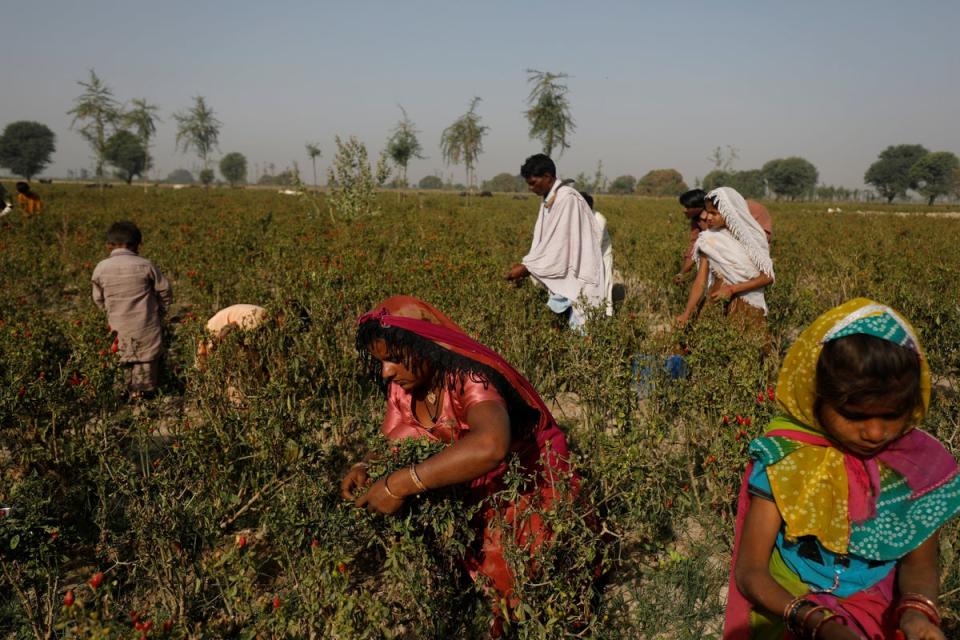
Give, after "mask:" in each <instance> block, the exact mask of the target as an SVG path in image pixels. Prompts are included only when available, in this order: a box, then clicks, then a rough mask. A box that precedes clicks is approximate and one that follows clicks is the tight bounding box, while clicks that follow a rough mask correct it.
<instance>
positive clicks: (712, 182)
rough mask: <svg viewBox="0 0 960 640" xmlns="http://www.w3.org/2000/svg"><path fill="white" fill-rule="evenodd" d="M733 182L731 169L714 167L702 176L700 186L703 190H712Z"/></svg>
mask: <svg viewBox="0 0 960 640" xmlns="http://www.w3.org/2000/svg"><path fill="white" fill-rule="evenodd" d="M732 182H733V171H724V170H723V169H714V170H713V171H711V172H710V173H708V174H707V175H705V176H703V180H702V181H701V182H700V188H702V189H703V190H704V191H713V190H714V189H716V188H717V187H729V186H731V183H732Z"/></svg>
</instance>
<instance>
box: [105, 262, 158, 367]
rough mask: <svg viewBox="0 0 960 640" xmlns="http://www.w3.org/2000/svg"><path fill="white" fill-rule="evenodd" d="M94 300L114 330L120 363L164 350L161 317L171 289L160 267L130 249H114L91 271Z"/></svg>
mask: <svg viewBox="0 0 960 640" xmlns="http://www.w3.org/2000/svg"><path fill="white" fill-rule="evenodd" d="M91 281H92V282H93V301H94V302H95V303H96V305H97V306H98V307H100V308H101V309H103V310H104V311H106V312H107V321H108V322H109V323H110V326H111V327H112V328H113V330H114V331H116V332H117V341H118V347H119V354H120V360H121V362H150V361H152V360H156V359H157V358H158V357H160V355H161V353H162V352H163V330H162V327H161V323H160V319H161V317H162V316H163V314H164V313H165V312H166V310H167V309H168V308H169V307H170V305H171V304H172V303H173V290H172V289H171V288H170V283H169V282H168V281H167V279H166V278H164V277H163V274H162V273H160V270H159V269H158V268H157V267H156V265H154V264H153V263H152V262H150V261H149V260H147V259H146V258H141V257H140V256H138V255H137V254H136V253H134V252H133V251H130V250H129V249H114V250H113V251H111V252H110V257H109V258H107V259H106V260H101V261H100V263H99V264H97V266H96V268H95V269H94V270H93V276H92V277H91Z"/></svg>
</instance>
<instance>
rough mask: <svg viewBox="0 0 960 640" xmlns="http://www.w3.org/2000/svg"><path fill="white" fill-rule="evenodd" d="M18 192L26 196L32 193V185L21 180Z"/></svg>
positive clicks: (18, 184)
mask: <svg viewBox="0 0 960 640" xmlns="http://www.w3.org/2000/svg"><path fill="white" fill-rule="evenodd" d="M17 193H22V194H23V195H25V196H28V195H30V185H29V184H28V183H26V182H23V181H20V182H18V183H17Z"/></svg>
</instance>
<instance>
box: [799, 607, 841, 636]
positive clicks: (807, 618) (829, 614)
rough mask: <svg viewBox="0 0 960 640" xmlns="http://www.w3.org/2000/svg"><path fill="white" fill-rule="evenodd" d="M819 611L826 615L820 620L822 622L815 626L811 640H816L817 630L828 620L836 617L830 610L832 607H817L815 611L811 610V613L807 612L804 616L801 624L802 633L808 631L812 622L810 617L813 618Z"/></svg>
mask: <svg viewBox="0 0 960 640" xmlns="http://www.w3.org/2000/svg"><path fill="white" fill-rule="evenodd" d="M818 611H823V612H824V615H823V618H821V619H820V622H818V623H817V624H816V625H814V627H813V631H812V632H811V633H810V636H809V638H810V640H815V639H816V637H817V629H819V628H820V625H822V624H823V623H824V622H825V621H826V620H829V619H830V618H831V617H832V616H833V615H835V614H834V613H833V611H832V610H831V609H830V607H824V606H822V605H817V606H815V607H814V608H813V609H810V611H807V612H806V613H805V614H803V620H802V621H801V622H800V630H801V632H804V633H805V632H806V631H807V629H808V627H807V623H808V622H810V616H812V615H813V614H815V613H816V612H818Z"/></svg>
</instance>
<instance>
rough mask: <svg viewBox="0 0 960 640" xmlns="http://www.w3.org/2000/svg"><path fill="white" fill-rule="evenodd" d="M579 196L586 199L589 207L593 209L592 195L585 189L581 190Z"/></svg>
mask: <svg viewBox="0 0 960 640" xmlns="http://www.w3.org/2000/svg"><path fill="white" fill-rule="evenodd" d="M580 196H581V197H582V198H583V199H584V200H586V201H587V204H588V205H590V208H591V209H593V196H592V195H590V194H589V193H587V192H586V191H581V192H580Z"/></svg>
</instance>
